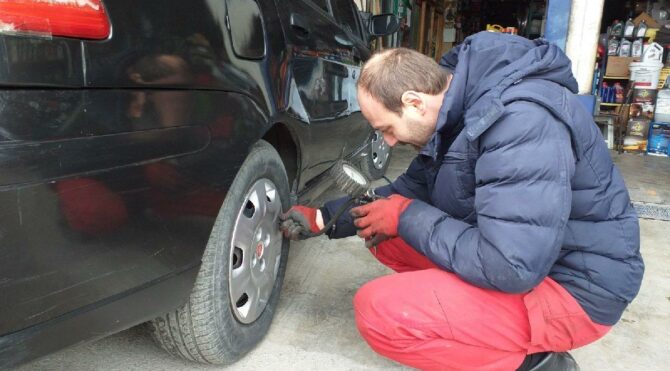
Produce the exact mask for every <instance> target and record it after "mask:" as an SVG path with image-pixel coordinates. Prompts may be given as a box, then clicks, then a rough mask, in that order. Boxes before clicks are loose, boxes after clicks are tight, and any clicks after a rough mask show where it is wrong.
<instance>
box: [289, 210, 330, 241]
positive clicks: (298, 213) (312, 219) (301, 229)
mask: <svg viewBox="0 0 670 371" xmlns="http://www.w3.org/2000/svg"><path fill="white" fill-rule="evenodd" d="M280 219H281V220H283V222H282V223H281V230H282V233H283V234H284V237H286V238H288V239H291V240H294V241H295V240H304V239H307V238H310V237H313V236H312V235H310V233H309V232H312V233H318V232H319V231H320V230H321V228H323V218H322V216H321V211H320V210H319V209H314V208H311V207H305V206H299V205H298V206H293V207H292V208H291V209H290V210H289V211H287V212H286V214H282V215H281V216H280Z"/></svg>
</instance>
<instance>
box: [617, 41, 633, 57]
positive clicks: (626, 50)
mask: <svg viewBox="0 0 670 371" xmlns="http://www.w3.org/2000/svg"><path fill="white" fill-rule="evenodd" d="M631 46H632V43H631V42H630V40H626V39H623V40H621V44H620V45H619V57H630V49H631Z"/></svg>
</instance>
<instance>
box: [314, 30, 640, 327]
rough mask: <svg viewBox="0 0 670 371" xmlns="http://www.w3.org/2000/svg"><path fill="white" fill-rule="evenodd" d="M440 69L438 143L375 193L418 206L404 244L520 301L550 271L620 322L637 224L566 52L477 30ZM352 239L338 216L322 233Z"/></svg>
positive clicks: (409, 214)
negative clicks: (443, 75) (444, 86)
mask: <svg viewBox="0 0 670 371" xmlns="http://www.w3.org/2000/svg"><path fill="white" fill-rule="evenodd" d="M441 64H442V65H443V66H445V67H448V68H450V69H452V70H453V72H454V77H453V81H452V84H451V86H450V88H449V90H448V92H447V93H446V94H445V97H444V101H443V104H442V108H441V111H440V115H439V119H438V124H437V130H436V133H435V134H434V136H433V137H432V139H431V141H430V143H428V145H426V146H425V147H424V148H423V149H422V150H421V151H420V153H419V155H418V156H417V157H416V158H415V159H414V161H413V162H412V163H411V165H410V167H409V168H408V169H407V171H406V173H405V174H403V175H402V176H400V177H399V178H398V179H397V180H396V181H395V182H393V184H392V185H390V186H387V187H384V188H382V189H380V190H378V192H380V193H382V194H390V193H399V194H401V195H403V196H405V197H409V198H413V199H415V201H413V202H412V203H411V204H410V206H409V207H408V208H407V209H406V211H405V212H404V213H403V214H402V216H401V218H400V224H399V228H398V231H399V234H400V237H402V238H403V239H404V240H405V241H407V242H408V243H409V244H410V245H411V246H413V247H414V248H415V249H416V250H418V251H419V252H421V253H422V254H424V255H425V256H427V257H428V258H429V259H430V260H432V261H433V262H434V263H436V264H437V265H439V266H440V267H442V268H444V269H445V270H447V271H451V272H454V273H456V274H457V275H458V276H460V277H461V278H462V279H464V280H466V281H468V282H471V283H472V284H474V285H477V286H480V287H485V288H490V289H495V290H500V291H504V292H511V293H519V292H526V291H528V290H531V289H532V288H533V287H535V286H536V285H538V284H539V283H540V282H541V281H542V280H543V279H544V277H546V276H547V275H548V276H549V277H551V278H553V279H554V280H555V281H557V282H558V283H559V284H561V285H562V286H563V287H565V288H566V289H567V290H568V291H569V292H570V293H571V294H572V295H573V296H574V297H575V298H576V299H577V300H578V302H579V303H580V304H581V305H582V307H583V308H584V309H585V311H586V312H587V313H588V314H589V316H590V317H591V319H592V320H594V321H595V322H597V323H601V324H604V325H612V324H614V323H616V322H617V321H618V320H619V318H620V317H621V314H622V313H623V310H624V309H625V307H626V305H627V304H628V303H630V302H631V300H632V299H633V298H634V297H635V295H637V292H638V290H639V288H640V283H641V281H642V275H643V272H644V264H643V262H642V258H641V256H640V251H639V246H640V236H639V233H640V232H639V224H638V219H637V215H636V214H635V211H634V209H633V207H632V206H631V203H630V199H629V196H628V191H627V190H626V187H625V185H624V182H623V178H622V176H621V174H620V173H619V171H618V170H617V168H616V167H615V166H614V165H613V163H612V159H611V157H610V154H609V152H608V150H607V148H606V146H605V143H604V141H603V138H602V136H601V134H600V132H599V129H598V128H597V127H596V125H595V124H594V122H593V119H592V117H591V116H590V115H589V114H588V113H587V112H586V110H585V109H584V108H583V107H582V105H581V104H580V103H579V101H578V100H577V98H576V96H575V94H574V93H575V92H576V91H577V83H576V81H575V79H574V78H573V76H572V73H571V71H570V61H569V59H568V58H567V56H566V55H565V54H564V53H563V52H562V51H561V50H560V49H559V48H557V47H556V46H554V45H551V44H548V43H546V42H544V41H540V40H537V41H529V40H527V39H524V38H521V37H517V36H510V35H502V34H497V33H488V32H484V33H479V34H476V35H473V36H471V37H469V38H467V39H466V40H465V42H464V43H463V44H462V45H461V46H460V47H458V48H456V49H455V50H452V51H451V52H450V53H448V54H446V55H445V56H444V57H443V58H442V61H441ZM341 202H342V201H341V200H337V201H333V202H330V203H328V204H326V205H325V207H324V209H323V211H324V216H325V219H326V220H328V219H329V217H330V215H333V213H334V210H336V209H337V208H338V206H339V205H340V204H341ZM353 233H354V228H353V226H352V225H351V220H350V218H341V220H339V221H338V223H337V225H336V228H335V229H334V230H333V232H332V233H331V237H332V238H338V237H343V236H348V235H352V234H353Z"/></svg>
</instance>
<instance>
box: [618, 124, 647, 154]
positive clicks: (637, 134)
mask: <svg viewBox="0 0 670 371" xmlns="http://www.w3.org/2000/svg"><path fill="white" fill-rule="evenodd" d="M649 123H650V120H641V119H631V120H629V121H628V128H627V130H626V136H625V137H624V138H623V149H624V151H627V152H647V140H648V135H649Z"/></svg>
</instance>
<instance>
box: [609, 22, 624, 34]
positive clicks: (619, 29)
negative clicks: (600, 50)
mask: <svg viewBox="0 0 670 371" xmlns="http://www.w3.org/2000/svg"><path fill="white" fill-rule="evenodd" d="M611 35H612V36H614V37H623V23H622V22H621V21H619V20H614V24H612V32H611Z"/></svg>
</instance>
